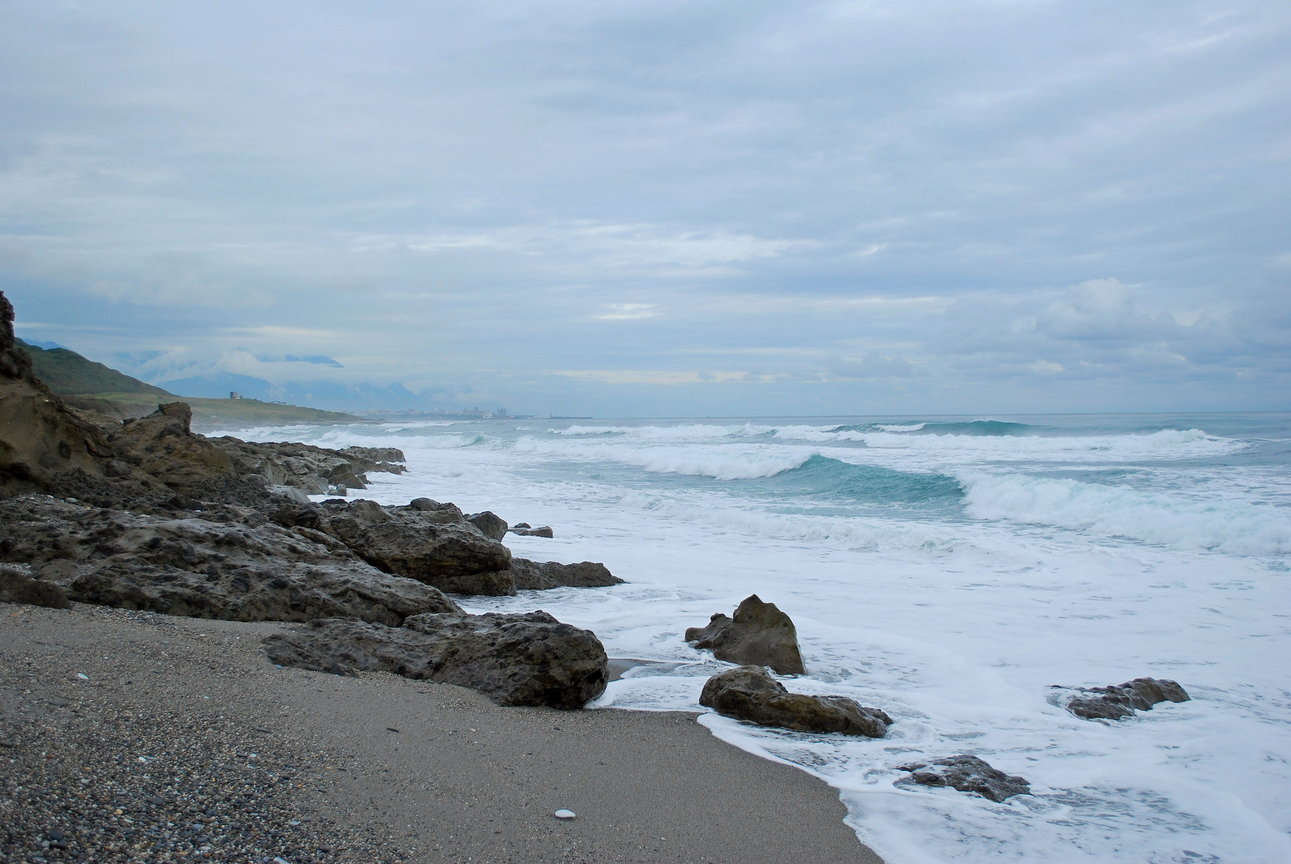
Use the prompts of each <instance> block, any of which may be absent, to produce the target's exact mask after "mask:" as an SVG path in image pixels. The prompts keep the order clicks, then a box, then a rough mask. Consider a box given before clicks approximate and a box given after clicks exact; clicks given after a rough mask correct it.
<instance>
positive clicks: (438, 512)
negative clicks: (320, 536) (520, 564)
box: [321, 499, 515, 596]
mask: <svg viewBox="0 0 1291 864" xmlns="http://www.w3.org/2000/svg"><path fill="white" fill-rule="evenodd" d="M419 500H425V501H429V500H430V499H419ZM432 503H433V502H432ZM416 504H417V502H413V504H412V505H409V506H408V507H390V508H385V507H382V506H381V505H379V504H377V503H376V502H375V501H365V500H362V499H360V500H358V501H339V500H331V501H326V502H324V503H323V509H322V511H321V512H322V514H323V519H322V522H321V524H322V527H321V530H323V531H325V532H326V533H328V534H331V535H332V536H333V537H336V538H337V539H338V540H340V541H341V542H343V543H344V544H345V545H346V546H348V547H349V548H350V549H351V550H353V551H354V552H355V554H357V555H358V556H359V557H361V558H362V559H363V560H365V561H367V562H368V563H369V564H372V565H373V566H374V567H377V568H378V569H380V570H384V571H385V572H387V573H394V574H396V575H399V576H406V577H408V578H409V579H416V580H418V581H419V582H425V583H426V584H427V585H434V586H435V587H436V588H439V589H440V590H441V591H451V592H453V593H456V594H487V595H495V596H496V595H499V594H514V593H515V585H514V582H513V580H512V579H511V577H510V576H509V575H502V576H499V575H497V574H498V573H505V571H506V570H507V569H508V568H509V567H510V566H511V552H510V550H508V549H507V547H505V546H503V545H502V544H501V543H498V542H497V541H495V540H490V539H488V538H487V537H485V536H484V535H483V534H481V533H480V532H479V530H478V529H477V528H476V527H475V526H474V525H471V524H470V523H469V522H467V521H465V519H462V520H461V521H447V522H444V521H439V520H440V519H442V518H443V516H444V514H445V512H446V511H445V510H443V509H442V508H440V509H432V510H427V509H423V508H422V507H419V506H415V505H416ZM448 506H450V507H451V506H452V505H448ZM453 509H454V510H456V509H457V508H456V507H453ZM458 512H459V513H460V512H461V511H458ZM472 577H475V578H472Z"/></svg>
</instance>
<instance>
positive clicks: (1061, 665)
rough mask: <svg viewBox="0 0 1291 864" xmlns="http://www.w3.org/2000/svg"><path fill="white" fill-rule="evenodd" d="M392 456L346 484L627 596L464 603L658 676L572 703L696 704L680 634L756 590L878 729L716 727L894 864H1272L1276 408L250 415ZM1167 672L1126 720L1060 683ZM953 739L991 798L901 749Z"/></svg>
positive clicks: (1285, 716)
mask: <svg viewBox="0 0 1291 864" xmlns="http://www.w3.org/2000/svg"><path fill="white" fill-rule="evenodd" d="M242 434H244V435H245V436H247V437H250V438H253V439H256V440H305V441H310V442H313V443H317V444H319V445H323V446H328V447H344V446H348V445H351V444H358V445H367V446H394V447H400V448H402V449H403V450H404V452H405V453H406V455H407V459H408V468H409V470H408V472H407V473H406V474H403V475H401V476H395V475H385V474H371V475H369V477H370V478H371V480H372V484H371V487H370V488H369V489H367V490H366V491H363V492H357V493H354V494H355V495H359V496H363V497H367V498H371V499H374V500H377V501H380V502H382V503H406V502H407V501H408V500H409V499H411V498H415V497H419V496H428V497H431V498H435V499H437V500H441V501H453V502H455V503H456V504H457V505H458V506H460V507H461V508H462V509H463V510H464V511H467V512H471V511H478V510H484V509H490V510H493V511H494V512H496V513H498V514H499V515H501V516H502V517H503V518H505V519H507V520H508V521H510V522H511V523H513V524H514V523H516V522H520V521H525V522H529V523H531V524H533V525H550V526H552V528H553V529H554V531H555V535H556V536H555V539H544V538H537V537H519V536H514V535H511V536H509V537H508V540H507V543H508V545H509V546H510V547H511V549H512V550H513V551H514V552H515V554H517V555H519V556H523V557H528V558H534V559H538V560H544V561H545V560H557V561H562V562H574V561H583V560H591V561H601V562H604V563H605V564H606V565H607V566H608V567H609V568H610V570H611V571H612V572H613V573H614V574H615V575H617V576H620V577H622V578H624V579H626V580H627V584H625V585H621V586H617V587H613V588H603V589H556V590H553V591H545V592H521V593H520V594H519V595H518V596H516V597H508V598H478V597H476V598H467V599H466V600H465V601H464V602H463V605H464V606H465V607H466V608H468V609H469V610H471V611H474V612H483V611H522V610H524V611H527V610H532V609H535V608H542V609H544V610H546V611H547V612H550V613H552V614H553V615H555V616H556V617H558V618H559V619H561V620H562V621H567V622H569V623H572V624H575V625H577V626H580V627H586V628H590V629H592V630H594V631H595V632H596V634H597V635H598V636H599V637H600V638H601V640H602V641H603V642H604V643H605V647H606V650H607V651H608V652H609V654H610V656H612V657H630V658H638V659H641V660H650V661H656V662H654V663H651V664H648V665H642V666H638V667H636V668H634V669H633V670H631V671H630V672H629V673H628V674H627V675H626V676H625V677H624V678H623V679H622V680H619V681H615V682H613V683H611V684H610V685H609V688H608V689H607V690H606V692H605V695H604V696H603V697H602V698H601V699H599V700H598V701H597V702H595V703H594V704H593V706H592V707H594V708H595V707H616V708H627V709H638V710H669V709H681V710H689V711H703V710H704V709H702V708H701V707H700V705H699V703H698V697H699V693H700V689H701V688H702V686H703V683H704V681H705V680H706V679H707V678H708V677H709V676H710V675H712V674H714V673H716V672H718V671H720V670H721V669H723V668H727V666H728V664H724V663H721V662H718V661H716V660H715V659H714V658H713V657H712V655H711V654H709V653H706V652H700V651H696V650H694V649H692V648H691V647H690V646H688V645H687V644H686V643H685V642H683V641H682V633H683V632H684V630H685V629H686V628H687V627H690V626H697V625H702V624H704V623H706V622H707V620H708V618H709V616H710V615H711V614H712V613H714V612H725V613H727V614H730V613H731V612H732V610H733V609H734V608H735V606H736V604H737V603H738V602H739V601H740V600H741V599H743V598H744V597H746V596H748V595H750V594H753V593H756V594H758V595H760V596H761V597H762V598H763V599H764V600H767V601H770V602H774V603H775V604H776V605H777V606H779V607H780V608H781V609H783V610H784V611H785V612H787V613H788V614H789V615H790V616H791V617H792V618H793V620H794V622H795V624H796V626H797V630H798V637H799V640H800V643H801V646H802V653H803V656H804V658H805V661H806V664H807V668H808V674H807V675H805V676H802V677H797V678H788V679H785V680H784V683H785V685H786V686H787V687H788V688H789V689H790V690H794V691H800V692H806V693H821V694H842V695H846V696H850V697H852V698H854V699H856V700H857V701H858V702H860V703H861V704H862V705H867V706H873V707H876V708H881V709H883V710H884V711H886V712H887V713H888V714H889V715H891V716H892V717H893V719H894V720H895V721H896V722H895V724H894V725H893V726H892V727H891V729H890V730H889V731H888V734H887V737H886V738H883V739H878V740H872V739H866V738H846V737H843V736H838V735H809V734H800V733H794V732H786V731H776V730H771V729H761V728H755V727H752V726H749V725H745V724H742V723H738V722H735V721H733V720H729V719H727V718H724V717H720V716H717V715H715V714H712V713H705V714H704V715H703V716H702V717H701V718H700V722H701V723H703V724H704V725H706V726H707V727H708V728H709V729H711V730H712V732H713V734H715V735H717V736H718V737H720V738H722V739H723V740H725V741H729V742H730V743H732V744H734V745H736V746H738V747H742V748H744V749H746V750H749V751H751V752H754V753H757V754H760V755H763V756H766V757H768V758H771V759H776V760H781V761H784V762H788V763H791V764H793V765H797V766H800V767H801V768H803V769H804V770H807V771H809V772H811V773H813V774H815V775H817V776H819V777H821V778H822V779H824V780H825V781H826V782H828V783H829V784H831V785H832V786H834V787H836V788H837V789H838V791H839V794H840V796H841V797H842V800H843V801H844V802H845V804H846V805H847V808H848V811H849V816H848V822H849V824H850V825H851V826H852V827H853V828H854V829H855V830H856V833H857V834H858V835H859V837H860V839H861V840H863V841H864V842H865V843H867V844H869V845H870V846H871V847H873V848H874V849H875V850H876V851H877V852H879V854H880V855H882V856H883V857H884V858H885V859H886V860H887V861H888V862H890V864H922V862H947V861H955V862H978V861H982V862H985V861H990V862H999V861H1019V862H1021V861H1027V862H1030V861H1044V860H1047V861H1055V862H1078V861H1099V862H1126V864H1129V862H1134V864H1144V862H1190V864H1194V862H1220V861H1223V862H1270V864H1273V862H1278V864H1282V862H1287V861H1291V572H1289V571H1291V566H1289V565H1291V416H1289V415H1285V414H1275V415H1268V414H1265V415H1200V416H1160V415H1151V416H1083V417H1076V416H1057V417H1055V416H1045V417H989V418H977V419H975V418H937V417H891V418H878V419H875V418H868V419H867V418H860V419H858V418H812V419H794V420H771V419H740V420H667V421H654V420H631V421H604V422H602V421H568V420H528V419H526V420H509V421H507V420H482V421H473V422H452V421H415V422H406V423H388V424H374V425H366V426H348V427H346V426H343V427H314V428H294V429H289V430H283V429H260V430H249V431H248V432H245V433H242ZM1138 676H1153V677H1158V678H1171V679H1175V680H1177V681H1178V682H1179V683H1180V684H1182V685H1183V686H1184V687H1185V688H1186V689H1187V691H1188V693H1189V694H1191V696H1192V701H1190V702H1186V703H1181V704H1172V703H1165V704H1162V705H1158V706H1157V707H1156V708H1155V709H1153V710H1152V711H1147V712H1140V713H1139V714H1138V716H1136V717H1134V718H1133V719H1129V720H1124V721H1120V722H1091V721H1087V720H1080V719H1077V718H1076V717H1074V716H1072V715H1071V714H1070V713H1068V712H1067V711H1066V710H1064V709H1063V708H1062V707H1059V705H1057V704H1054V701H1055V700H1054V699H1053V697H1052V693H1053V691H1051V690H1050V686H1051V685H1064V686H1098V685H1107V684H1117V683H1121V682H1123V681H1126V680H1128V679H1130V678H1134V677H1138ZM960 753H967V754H973V755H976V756H979V757H981V758H983V759H985V760H986V761H988V762H990V763H991V764H992V765H994V766H995V767H996V768H999V769H1001V770H1003V771H1005V772H1007V773H1009V774H1018V775H1021V776H1023V777H1024V778H1025V779H1026V780H1028V781H1029V782H1030V784H1031V793H1032V794H1030V795H1026V796H1019V797H1015V798H1011V799H1009V800H1008V801H1007V802H1005V803H1000V804H997V803H993V802H991V801H988V800H986V799H984V798H981V797H977V796H974V795H969V794H965V793H962V792H957V791H954V790H950V789H934V788H928V787H919V786H911V785H909V784H908V783H903V782H901V781H902V780H903V778H905V777H907V776H908V775H907V774H906V773H905V772H902V771H901V770H899V769H898V766H899V765H902V764H905V763H909V762H913V761H927V760H930V759H935V758H938V757H943V756H952V755H956V754H960Z"/></svg>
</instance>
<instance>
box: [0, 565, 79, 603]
mask: <svg viewBox="0 0 1291 864" xmlns="http://www.w3.org/2000/svg"><path fill="white" fill-rule="evenodd" d="M0 603H27V604H30V605H32V606H48V607H50V608H52V609H68V608H70V607H71V605H72V604H71V603H68V602H67V591H66V590H65V589H64V588H63V587H62V586H61V585H55V584H54V583H53V582H46V581H45V580H43V579H33V578H32V577H31V576H29V575H27V574H26V573H24V572H23V571H22V570H21V569H20V568H18V567H14V566H6V565H3V564H0Z"/></svg>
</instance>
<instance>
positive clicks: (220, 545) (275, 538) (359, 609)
mask: <svg viewBox="0 0 1291 864" xmlns="http://www.w3.org/2000/svg"><path fill="white" fill-rule="evenodd" d="M248 521H254V520H252V519H250V518H249V517H248ZM0 522H2V523H3V524H4V527H5V531H4V539H3V540H2V541H0V554H3V556H4V558H5V560H8V561H18V562H25V563H30V564H32V565H33V566H34V567H37V568H39V567H41V566H43V565H45V564H47V563H49V562H53V561H57V562H64V563H65V564H66V566H67V567H68V568H70V570H71V573H72V574H74V575H73V576H72V577H71V578H69V579H68V582H69V585H68V594H69V596H70V597H71V599H73V600H77V601H80V602H83V603H96V604H99V605H105V606H120V607H124V608H127V609H145V610H149V611H153V612H163V613H166V614H170V615H184V616H190V617H197V618H220V619H225V620H231V621H308V620H310V619H311V618H320V617H332V616H338V615H346V616H354V617H356V618H361V619H363V620H365V621H376V622H380V623H384V624H395V625H397V624H399V623H400V622H402V621H403V620H404V619H405V618H406V617H408V616H409V615H416V614H419V613H422V612H458V611H460V607H458V606H457V604H456V603H454V602H453V601H451V600H449V599H448V598H447V597H445V596H444V595H443V594H442V593H441V592H440V591H439V590H437V589H435V588H433V587H430V586H428V585H424V584H422V583H420V582H417V581H415V580H412V579H403V578H400V577H397V576H391V575H389V574H387V573H382V572H381V571H379V570H377V569H376V568H374V567H372V566H370V565H368V564H366V563H364V562H363V561H361V560H359V559H358V558H357V557H356V556H355V555H354V554H353V553H351V552H350V551H349V550H348V549H346V548H345V546H344V545H342V544H340V543H337V542H336V541H335V540H333V539H332V538H330V537H328V536H326V535H324V534H321V533H320V532H317V531H311V530H310V529H307V528H296V529H291V530H289V529H285V528H282V527H279V526H278V525H273V524H266V523H263V520H261V523H262V524H260V525H258V526H257V525H251V524H246V523H245V522H241V523H239V522H213V521H209V520H206V519H202V518H197V517H196V516H190V517H187V518H167V517H160V516H150V515H140V514H132V513H127V512H124V511H117V510H104V509H101V508H97V507H86V506H84V505H82V504H79V503H69V502H66V501H59V500H57V499H55V498H52V497H49V496H24V497H20V498H13V499H9V500H6V501H0Z"/></svg>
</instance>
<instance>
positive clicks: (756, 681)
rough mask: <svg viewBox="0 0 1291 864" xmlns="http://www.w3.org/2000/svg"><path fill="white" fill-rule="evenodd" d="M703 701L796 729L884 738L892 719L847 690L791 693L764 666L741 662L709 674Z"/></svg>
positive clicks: (734, 714)
mask: <svg viewBox="0 0 1291 864" xmlns="http://www.w3.org/2000/svg"><path fill="white" fill-rule="evenodd" d="M699 704H700V705H705V706H707V707H709V708H712V709H713V710H714V711H716V712H717V713H718V714H723V715H725V716H727V717H734V718H736V719H737V720H747V721H749V722H751V723H757V724H758V725H759V726H778V727H780V728H782V729H793V730H795V731H798V732H840V733H842V734H844V735H863V736H865V737H867V738H882V737H883V736H884V735H886V734H887V731H888V727H889V726H891V725H892V718H891V717H889V716H888V715H887V714H885V713H884V712H882V711H880V710H879V709H877V708H865V707H862V706H861V705H858V704H857V703H856V701H855V700H853V699H849V698H847V697H846V696H809V695H807V694H805V693H790V692H789V691H788V690H786V689H785V687H784V685H783V684H781V683H780V682H779V681H777V680H775V679H774V678H772V677H771V675H770V674H768V672H767V670H766V669H765V668H763V667H761V666H740V667H738V668H736V669H728V670H726V671H725V672H722V673H721V674H719V675H714V676H713V677H712V678H709V679H708V681H707V682H705V683H704V690H703V692H702V693H701V694H700V696H699Z"/></svg>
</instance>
